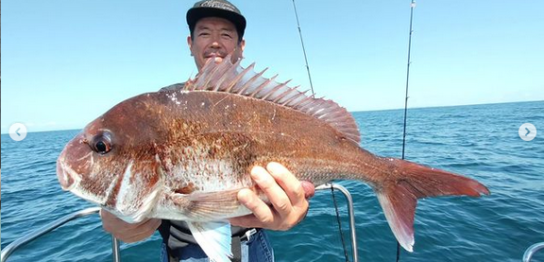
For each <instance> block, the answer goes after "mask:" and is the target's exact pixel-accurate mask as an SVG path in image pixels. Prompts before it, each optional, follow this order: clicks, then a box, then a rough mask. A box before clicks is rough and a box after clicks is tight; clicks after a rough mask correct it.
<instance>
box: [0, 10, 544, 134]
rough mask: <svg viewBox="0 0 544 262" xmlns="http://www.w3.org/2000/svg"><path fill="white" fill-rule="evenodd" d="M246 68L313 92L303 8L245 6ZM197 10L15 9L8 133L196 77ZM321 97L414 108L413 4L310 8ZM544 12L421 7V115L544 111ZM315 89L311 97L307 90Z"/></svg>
mask: <svg viewBox="0 0 544 262" xmlns="http://www.w3.org/2000/svg"><path fill="white" fill-rule="evenodd" d="M232 2H233V3H234V4H236V5H237V6H238V7H239V8H240V9H241V10H242V13H243V14H244V15H245V16H246V18H247V20H248V27H247V29H246V36H245V38H246V42H247V45H246V50H245V53H244V54H245V57H246V59H245V62H244V63H243V64H244V65H248V64H249V63H251V62H253V61H255V62H257V66H256V68H257V69H264V68H265V67H269V68H270V69H269V71H268V76H271V75H272V74H276V73H277V74H279V75H280V76H279V80H288V79H293V81H292V83H293V84H294V85H302V86H303V87H305V88H309V87H310V85H309V81H308V77H307V73H306V68H305V64H304V56H303V53H302V48H301V45H300V39H299V36H298V29H297V26H296V20H295V15H294V11H293V2H292V1H291V0H274V1H271V0H269V1H240V0H233V1H232ZM193 3H194V2H193V1H186V0H184V1H179V0H175V1H174V0H161V1H142V0H130V1H128V0H117V1H81V0H79V1H76V0H74V1H60V0H48V1H43V0H25V1H18V0H3V1H2V2H1V4H2V16H1V18H2V21H1V26H2V29H1V33H2V36H1V39H2V43H1V48H2V50H1V52H2V61H1V66H2V68H1V70H2V71H1V72H2V87H1V112H2V113H1V119H2V122H1V124H2V133H6V132H7V129H8V128H9V126H10V125H11V124H12V123H15V122H21V123H24V124H26V125H27V126H28V130H29V132H33V131H43V130H59V129H72V128H82V127H83V126H84V125H85V124H87V123H88V122H90V121H92V120H93V119H94V118H96V117H98V116H99V115H100V114H102V113H104V112H105V111H106V110H108V109H109V108H111V107H112V106H114V105H115V104H117V103H118V102H120V101H122V100H124V99H126V98H129V97H131V96H134V95H137V94H140V93H144V92H151V91H156V90H158V89H159V88H160V87H163V86H166V85H170V84H173V83H178V82H183V81H185V80H187V79H188V78H189V77H190V76H193V75H195V73H196V67H195V65H194V62H193V59H192V57H190V55H189V50H188V48H187V45H186V37H187V35H188V34H189V31H188V29H187V25H186V23H185V13H186V11H187V9H188V8H190V7H191V6H192V5H193ZM296 4H297V9H298V12H299V19H300V23H301V27H302V33H303V36H304V42H305V45H306V52H307V54H308V60H309V63H310V69H311V73H312V80H313V84H314V88H315V90H316V92H317V95H318V96H325V97H327V98H330V99H333V100H335V101H337V102H338V103H339V104H341V105H343V106H344V107H346V108H348V110H350V111H363V110H379V109H392V108H402V107H403V106H404V88H405V79H406V58H407V49H408V48H407V46H408V29H409V15H410V1H406V0H405V1H397V0H393V1H379V0H374V1H361V0H354V1H348V0H345V1H318V0H297V1H296ZM543 12H544V2H543V1H537V0H533V1H528V0H524V1H505V0H494V1H491V0H479V1H469V0H457V1H419V2H417V7H416V8H415V11H414V13H415V16H414V35H413V46H412V67H411V76H410V100H409V107H429V106H449V105H464V104H482V103H500V102H513V101H535V100H544V73H542V72H544V63H543V61H544V48H543V46H544V30H542V28H544V19H543V18H542V13H543ZM303 89H304V88H303Z"/></svg>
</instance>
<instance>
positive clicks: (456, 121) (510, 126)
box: [1, 101, 544, 262]
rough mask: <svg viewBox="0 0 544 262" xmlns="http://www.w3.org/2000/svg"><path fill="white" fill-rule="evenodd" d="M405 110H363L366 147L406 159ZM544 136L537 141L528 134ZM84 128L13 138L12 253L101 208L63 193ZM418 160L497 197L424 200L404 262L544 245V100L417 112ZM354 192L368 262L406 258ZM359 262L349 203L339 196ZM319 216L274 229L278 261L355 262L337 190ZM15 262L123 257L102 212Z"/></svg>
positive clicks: (6, 160)
mask: <svg viewBox="0 0 544 262" xmlns="http://www.w3.org/2000/svg"><path fill="white" fill-rule="evenodd" d="M402 115H403V110H388V111H372V112H356V113H354V116H355V118H356V120H357V123H358V124H359V126H360V130H361V133H362V134H361V136H362V142H361V145H362V146H363V147H364V148H366V149H368V150H370V151H372V152H374V153H376V154H379V155H382V156H392V157H400V155H401V148H402ZM526 122H529V123H532V124H534V125H535V126H536V127H537V129H540V130H538V132H539V134H538V135H537V137H536V138H535V139H534V140H533V141H530V142H526V141H523V140H521V139H520V137H519V136H518V128H519V126H520V125H521V124H523V123H526ZM76 133H77V130H75V131H57V132H43V133H30V134H28V136H27V138H26V139H25V140H23V141H21V142H14V141H13V140H11V139H10V138H9V136H7V135H2V137H1V139H2V143H1V144H2V147H1V150H2V154H1V155H2V158H1V161H2V166H1V170H2V171H1V172H2V209H1V216H2V219H1V225H2V235H1V237H2V248H4V247H5V246H6V245H8V244H9V243H11V242H12V241H14V240H15V239H17V238H19V237H21V236H23V235H24V234H27V233H29V232H31V231H33V230H36V229H37V228H39V227H41V226H43V225H44V224H46V223H49V222H51V221H53V220H54V219H57V218H60V217H62V216H64V215H66V214H69V213H71V212H74V211H77V210H80V209H83V208H85V207H90V206H91V204H89V203H87V202H85V201H83V200H80V199H79V198H77V197H75V196H73V195H72V194H70V193H67V192H63V191H62V190H61V188H60V186H59V185H58V182H57V178H56V175H55V160H56V158H57V156H58V154H59V153H60V151H61V149H62V148H63V146H64V145H65V144H66V142H67V141H68V140H69V139H71V138H72V137H73V136H74V135H75V134H76ZM406 158H407V159H409V160H411V161H415V162H419V163H422V164H426V165H430V166H434V167H437V168H442V169H445V170H449V171H453V172H456V173H460V174H464V175H466V176H469V177H471V178H475V179H477V180H479V181H480V182H482V183H484V184H485V185H486V186H487V187H488V188H489V189H490V191H491V195H490V196H485V197H482V198H469V197H442V198H432V199H424V200H420V201H419V203H418V207H417V212H416V220H415V232H416V233H415V241H416V244H415V247H414V252H413V253H408V252H406V251H404V250H403V251H401V254H400V259H401V260H400V261H520V260H521V257H522V255H523V253H524V251H525V250H526V248H527V247H529V246H530V245H532V244H534V243H536V242H541V241H544V102H542V101H541V102H525V103H505V104H489V105H475V106H458V107H440V108H424V109H410V110H409V111H408V125H407V141H406ZM338 183H340V184H342V185H344V186H345V187H346V188H348V189H349V190H350V192H351V194H352V196H353V201H354V205H355V213H356V224H357V226H356V232H357V237H358V245H359V259H360V261H395V259H396V242H395V239H394V237H393V234H392V233H391V231H390V229H389V227H388V225H387V222H386V221H385V217H384V215H383V212H382V211H381V208H380V207H379V204H378V201H377V199H376V197H375V195H374V193H373V192H372V190H371V189H370V188H369V187H368V186H367V185H365V184H363V183H360V182H355V181H338ZM336 198H337V200H338V205H339V212H340V217H341V221H342V226H343V230H342V233H343V234H344V236H345V238H346V240H347V243H346V245H347V247H346V248H347V249H348V255H349V256H350V261H352V260H351V245H350V242H349V234H348V233H349V228H348V217H347V208H346V206H345V200H344V198H343V196H342V195H341V194H339V193H337V194H336ZM310 206H311V208H310V211H309V213H308V216H307V218H306V219H305V220H304V221H303V222H302V223H301V224H299V225H298V226H296V227H295V228H293V229H291V230H290V231H287V232H270V235H271V239H272V242H273V245H274V248H275V254H276V260H277V261H296V262H307V261H345V259H344V251H343V248H342V245H341V241H340V239H341V238H340V232H339V230H338V224H337V222H336V215H335V210H334V205H333V202H332V197H331V193H330V191H320V192H318V193H317V194H316V196H315V197H314V198H313V199H311V202H310ZM159 246H160V237H159V235H158V234H155V235H154V236H153V237H151V238H150V239H149V240H147V241H144V242H140V243H135V244H122V245H121V258H122V261H158V258H159ZM8 261H59V262H60V261H111V241H110V236H109V235H108V234H106V233H105V232H104V231H103V230H102V226H101V224H100V219H99V218H98V216H97V215H93V216H90V217H87V218H83V219H78V220H76V221H72V222H70V223H69V224H67V225H65V226H63V227H61V228H59V229H57V230H55V231H53V232H51V233H49V234H47V235H45V236H43V237H41V238H39V239H37V240H36V241H34V242H32V243H31V244H29V245H27V246H24V247H23V248H21V249H19V250H17V251H15V253H13V255H12V256H11V257H10V259H9V260H8ZM534 261H544V252H541V253H538V254H537V255H536V256H535V260H534Z"/></svg>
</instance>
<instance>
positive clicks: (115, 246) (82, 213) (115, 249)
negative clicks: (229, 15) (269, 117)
mask: <svg viewBox="0 0 544 262" xmlns="http://www.w3.org/2000/svg"><path fill="white" fill-rule="evenodd" d="M331 188H334V189H338V190H339V191H340V192H342V193H343V194H344V196H345V197H346V200H347V204H348V211H349V220H350V231H351V239H352V242H353V243H352V249H353V261H354V262H358V259H357V238H356V235H355V217H354V211H353V201H352V198H351V194H350V193H349V191H348V190H347V189H346V188H344V187H343V186H341V185H337V184H325V185H322V186H319V187H317V188H316V190H325V189H331ZM99 211H100V207H90V208H86V209H82V210H79V211H76V212H74V213H72V214H69V215H66V216H64V217H61V218H59V219H57V220H55V221H53V222H52V223H50V224H47V225H45V226H43V227H41V228H39V229H37V230H36V231H34V232H31V233H29V234H27V235H24V236H22V237H20V238H18V239H16V240H15V241H13V242H11V243H10V244H9V245H7V246H6V247H5V248H4V249H2V253H1V262H5V261H7V260H8V258H9V257H10V255H11V254H12V253H13V252H14V251H15V250H17V249H18V248H20V247H22V246H24V245H26V244H28V243H30V242H32V241H34V240H35V239H37V238H39V237H40V236H43V235H45V234H47V233H49V232H51V231H53V230H55V229H56V228H58V227H60V226H62V225H64V224H66V223H68V222H70V221H72V220H75V219H77V218H81V217H86V216H89V215H92V214H96V213H98V212H99ZM112 260H113V261H114V262H120V261H121V256H120V253H119V243H118V241H117V239H116V238H115V237H113V236H112Z"/></svg>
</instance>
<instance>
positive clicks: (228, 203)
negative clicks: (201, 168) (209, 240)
mask: <svg viewBox="0 0 544 262" xmlns="http://www.w3.org/2000/svg"><path fill="white" fill-rule="evenodd" d="M238 191H239V190H238V189H236V190H229V191H220V192H194V193H191V194H178V193H171V194H168V195H166V196H165V198H164V199H163V200H162V205H163V206H164V207H168V208H167V209H169V210H171V211H173V212H175V213H180V214H181V216H180V218H178V219H183V220H187V219H188V220H196V221H217V220H222V219H226V218H231V217H235V216H242V215H246V214H249V213H250V211H249V210H247V209H246V208H245V207H244V206H242V205H240V203H239V202H238V197H237V195H238Z"/></svg>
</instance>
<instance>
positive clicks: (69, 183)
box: [57, 158, 81, 191]
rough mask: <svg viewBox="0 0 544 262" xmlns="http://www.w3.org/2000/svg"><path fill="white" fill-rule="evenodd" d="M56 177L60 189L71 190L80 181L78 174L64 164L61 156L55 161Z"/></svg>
mask: <svg viewBox="0 0 544 262" xmlns="http://www.w3.org/2000/svg"><path fill="white" fill-rule="evenodd" d="M57 178H58V180H59V183H60V186H61V187H62V190H65V191H72V189H74V188H76V187H77V186H78V185H79V183H80V181H81V177H80V176H79V174H77V172H76V171H74V170H73V169H72V168H70V167H69V166H68V165H66V164H65V163H64V159H61V158H59V160H58V161H57Z"/></svg>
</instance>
